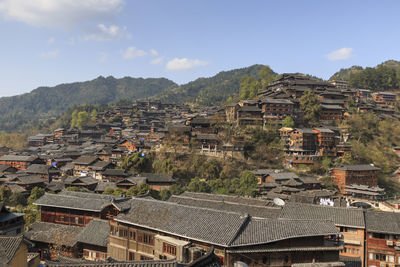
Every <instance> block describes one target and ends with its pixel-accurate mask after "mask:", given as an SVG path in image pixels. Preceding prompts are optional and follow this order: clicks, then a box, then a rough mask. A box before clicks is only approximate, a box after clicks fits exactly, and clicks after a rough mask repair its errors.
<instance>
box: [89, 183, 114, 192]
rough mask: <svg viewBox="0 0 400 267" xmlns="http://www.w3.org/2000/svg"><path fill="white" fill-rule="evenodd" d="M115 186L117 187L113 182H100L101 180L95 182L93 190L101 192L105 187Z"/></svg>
mask: <svg viewBox="0 0 400 267" xmlns="http://www.w3.org/2000/svg"><path fill="white" fill-rule="evenodd" d="M116 187H117V185H116V183H114V182H102V181H100V182H99V183H98V184H97V186H96V189H95V190H94V191H95V192H103V191H104V190H106V189H107V188H116Z"/></svg>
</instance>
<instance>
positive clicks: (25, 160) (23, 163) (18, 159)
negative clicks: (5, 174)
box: [0, 155, 43, 170]
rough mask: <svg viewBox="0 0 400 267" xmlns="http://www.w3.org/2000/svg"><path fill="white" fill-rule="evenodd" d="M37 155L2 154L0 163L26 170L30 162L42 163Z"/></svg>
mask: <svg viewBox="0 0 400 267" xmlns="http://www.w3.org/2000/svg"><path fill="white" fill-rule="evenodd" d="M42 163H43V162H42V160H41V159H39V158H38V157H37V156H21V155H4V156H2V157H0V165H10V166H12V167H14V168H16V169H18V170H26V169H27V168H28V166H29V165H31V164H42Z"/></svg>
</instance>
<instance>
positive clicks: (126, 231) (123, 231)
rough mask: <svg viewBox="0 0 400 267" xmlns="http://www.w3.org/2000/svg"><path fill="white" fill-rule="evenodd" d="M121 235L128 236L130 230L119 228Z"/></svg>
mask: <svg viewBox="0 0 400 267" xmlns="http://www.w3.org/2000/svg"><path fill="white" fill-rule="evenodd" d="M119 237H128V230H127V229H124V228H121V229H119Z"/></svg>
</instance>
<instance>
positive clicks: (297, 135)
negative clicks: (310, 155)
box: [288, 128, 317, 152]
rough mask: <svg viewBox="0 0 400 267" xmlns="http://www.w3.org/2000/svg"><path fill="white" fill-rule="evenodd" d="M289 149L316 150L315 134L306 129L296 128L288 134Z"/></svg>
mask: <svg viewBox="0 0 400 267" xmlns="http://www.w3.org/2000/svg"><path fill="white" fill-rule="evenodd" d="M288 135H289V149H292V148H293V149H302V150H306V151H314V152H315V151H316V150H317V134H316V133H315V132H314V131H313V130H312V129H308V128H302V129H301V128H296V129H294V130H293V131H290V132H289V133H288Z"/></svg>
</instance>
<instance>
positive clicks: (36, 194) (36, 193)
mask: <svg viewBox="0 0 400 267" xmlns="http://www.w3.org/2000/svg"><path fill="white" fill-rule="evenodd" d="M44 193H45V191H44V189H43V188H41V187H37V186H35V187H34V188H33V189H32V191H31V194H30V195H29V197H28V204H29V205H31V204H32V203H33V202H35V201H36V200H38V199H39V198H40V197H42V196H43V195H44Z"/></svg>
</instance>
